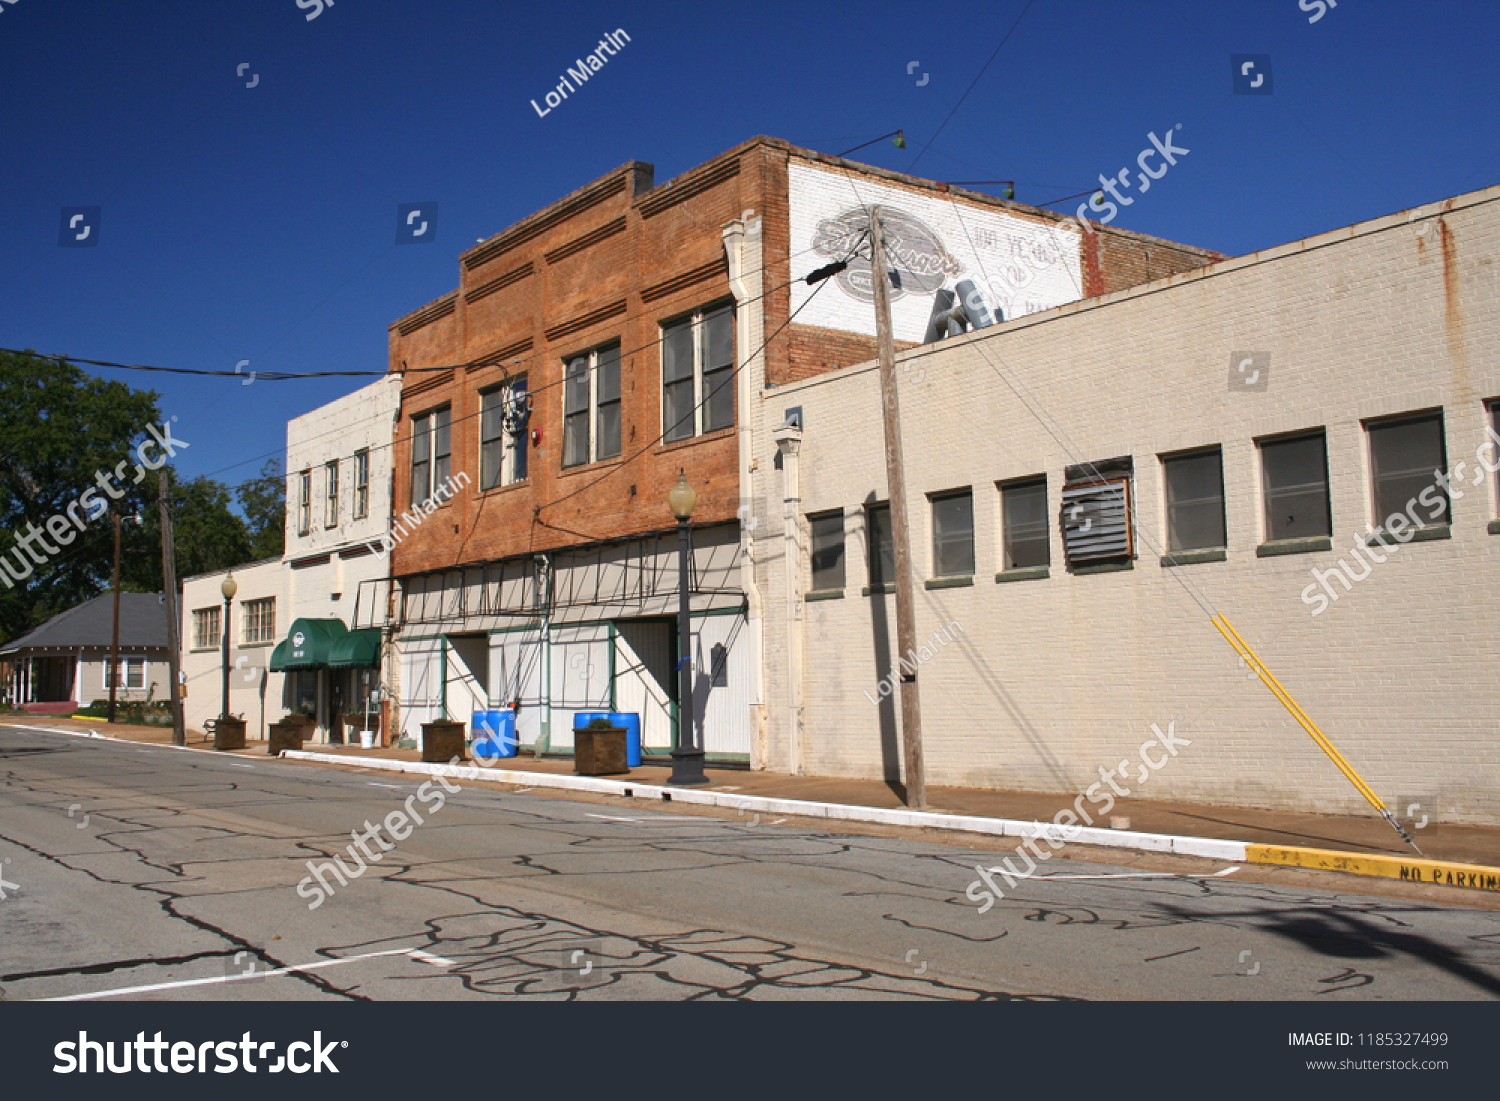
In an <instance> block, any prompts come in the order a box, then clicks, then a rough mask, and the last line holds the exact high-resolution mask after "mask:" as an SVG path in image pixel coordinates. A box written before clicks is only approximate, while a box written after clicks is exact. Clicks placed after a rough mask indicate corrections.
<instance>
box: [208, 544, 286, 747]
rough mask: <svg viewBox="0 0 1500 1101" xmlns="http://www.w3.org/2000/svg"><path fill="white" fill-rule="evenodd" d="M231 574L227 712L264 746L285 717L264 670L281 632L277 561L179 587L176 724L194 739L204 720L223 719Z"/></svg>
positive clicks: (279, 692)
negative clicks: (179, 720) (180, 692)
mask: <svg viewBox="0 0 1500 1101" xmlns="http://www.w3.org/2000/svg"><path fill="white" fill-rule="evenodd" d="M231 575H232V576H233V577H234V599H233V600H232V601H230V603H229V607H228V612H229V627H230V633H229V713H230V714H231V715H236V716H239V717H240V718H243V719H244V720H245V737H247V738H251V739H255V740H263V739H264V738H265V737H266V728H267V727H268V726H269V725H270V724H271V723H274V722H277V721H278V720H279V719H281V717H282V716H283V715H285V714H286V713H287V711H288V710H289V708H288V707H287V705H286V701H285V699H284V698H283V692H284V686H283V680H284V678H283V676H282V674H281V673H279V672H275V673H273V672H271V670H270V662H271V653H272V650H273V648H274V647H275V645H276V643H277V642H279V641H280V639H281V635H280V634H279V633H278V632H280V631H281V630H282V629H283V628H284V627H285V626H286V624H285V622H284V617H285V615H286V609H287V596H286V567H285V566H284V565H283V564H282V560H281V559H280V558H267V559H263V560H262V561H260V562H252V563H250V564H249V565H246V566H239V567H237V568H235V569H233V570H219V571H216V572H214V573H205V574H198V575H197V576H195V577H189V578H185V579H184V580H183V582H182V673H183V681H184V683H185V684H186V686H187V695H186V696H185V697H184V698H183V701H182V715H183V725H184V726H185V727H186V728H187V729H188V730H189V731H195V732H201V731H203V730H205V729H206V727H205V726H204V724H205V723H206V722H207V721H208V720H210V719H213V718H216V717H217V716H218V715H220V714H222V712H223V706H224V667H225V664H224V651H223V641H224V635H223V628H224V614H225V603H224V593H223V586H224V582H225V579H226V578H227V577H229V576H231ZM189 740H192V735H189Z"/></svg>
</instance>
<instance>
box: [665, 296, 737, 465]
mask: <svg viewBox="0 0 1500 1101" xmlns="http://www.w3.org/2000/svg"><path fill="white" fill-rule="evenodd" d="M661 390H662V401H661V408H662V438H663V439H664V440H665V441H666V442H668V443H671V442H673V441H674V440H685V439H689V438H691V437H693V436H697V435H700V434H702V433H704V432H713V431H716V430H717V429H720V428H730V427H732V426H733V425H734V312H733V310H732V309H731V308H730V307H728V306H722V307H719V308H717V309H711V310H705V311H703V312H702V313H696V314H693V315H692V316H691V317H686V318H683V319H682V320H680V321H676V322H673V323H672V324H670V325H664V326H663V327H662V341H661Z"/></svg>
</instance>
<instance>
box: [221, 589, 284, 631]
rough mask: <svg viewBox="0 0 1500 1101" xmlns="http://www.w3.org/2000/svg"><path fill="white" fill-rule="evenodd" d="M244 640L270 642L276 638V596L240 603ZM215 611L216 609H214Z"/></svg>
mask: <svg viewBox="0 0 1500 1101" xmlns="http://www.w3.org/2000/svg"><path fill="white" fill-rule="evenodd" d="M240 607H241V608H242V609H243V611H242V612H241V623H242V625H243V630H242V632H241V633H242V635H243V641H245V642H271V641H272V640H274V639H275V638H276V598H275V597H274V596H268V597H266V598H265V599H264V600H247V601H245V602H244V604H242V605H240ZM215 611H217V609H215Z"/></svg>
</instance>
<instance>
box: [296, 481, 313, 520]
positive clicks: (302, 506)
mask: <svg viewBox="0 0 1500 1101" xmlns="http://www.w3.org/2000/svg"><path fill="white" fill-rule="evenodd" d="M310 531H312V471H311V470H304V471H303V472H302V473H301V475H299V476H298V478H297V534H298V535H306V534H307V533H308V532H310Z"/></svg>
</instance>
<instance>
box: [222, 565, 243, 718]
mask: <svg viewBox="0 0 1500 1101" xmlns="http://www.w3.org/2000/svg"><path fill="white" fill-rule="evenodd" d="M239 589H240V587H239V585H237V584H236V583H235V580H234V571H233V570H230V571H229V573H228V574H226V575H225V577H224V581H223V583H222V584H221V585H220V586H219V592H221V593H223V594H224V630H223V635H224V708H223V710H222V711H220V712H219V714H220V715H221V716H222V717H223V718H226V719H227V718H229V717H230V715H229V606H230V604H232V603H233V601H234V594H235V593H237V592H239Z"/></svg>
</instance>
